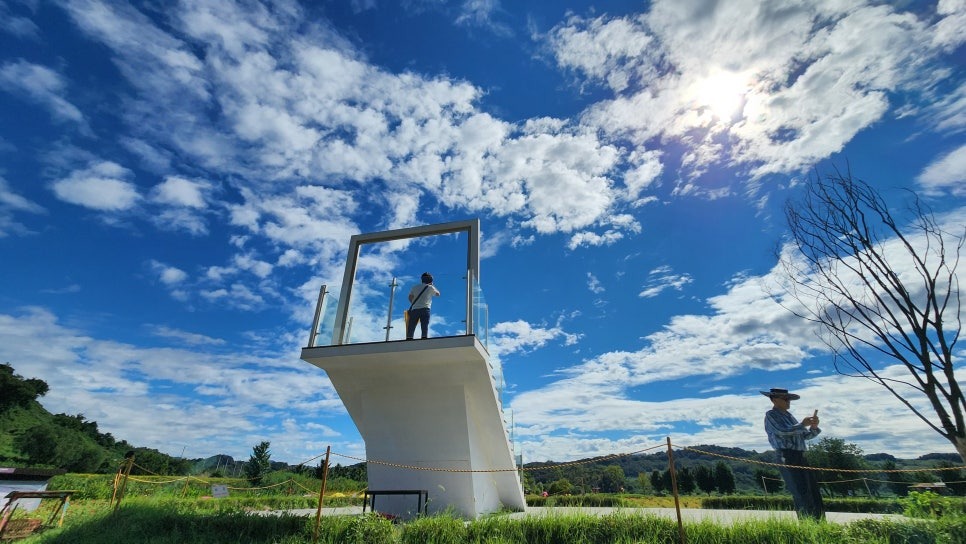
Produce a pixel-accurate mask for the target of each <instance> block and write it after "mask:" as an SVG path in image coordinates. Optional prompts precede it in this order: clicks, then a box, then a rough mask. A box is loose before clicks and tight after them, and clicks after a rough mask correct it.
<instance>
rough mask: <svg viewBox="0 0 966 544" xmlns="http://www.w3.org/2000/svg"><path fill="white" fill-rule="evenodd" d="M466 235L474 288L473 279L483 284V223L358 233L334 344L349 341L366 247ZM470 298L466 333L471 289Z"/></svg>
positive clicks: (469, 308)
mask: <svg viewBox="0 0 966 544" xmlns="http://www.w3.org/2000/svg"><path fill="white" fill-rule="evenodd" d="M464 231H465V232H466V233H467V234H468V236H467V248H466V270H467V273H468V274H470V276H469V277H468V278H467V279H466V281H467V285H468V286H470V285H471V282H472V281H473V278H476V279H477V281H479V278H480V220H479V219H469V220H466V221H453V222H450V223H438V224H435V225H424V226H421V227H409V228H405V229H396V230H386V231H382V232H373V233H368V234H356V235H354V236H353V237H352V238H351V239H350V240H349V251H348V256H347V257H346V265H345V274H344V275H343V277H342V290H341V295H340V297H339V306H338V309H337V310H336V314H335V324H334V326H333V331H332V345H342V344H343V341H344V340H345V338H344V336H345V334H344V331H345V327H346V321H347V319H348V316H349V303H350V302H351V300H352V284H353V283H354V282H355V278H356V267H357V265H358V262H359V251H360V250H361V248H362V246H363V245H365V244H377V243H381V242H391V241H393V240H404V239H407V238H424V237H427V236H439V235H441V234H451V233H454V232H464ZM467 292H468V293H470V297H469V298H468V299H467V301H466V334H470V333H471V332H472V331H473V300H472V289H471V288H470V287H467Z"/></svg>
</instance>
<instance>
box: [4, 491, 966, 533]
mask: <svg viewBox="0 0 966 544" xmlns="http://www.w3.org/2000/svg"><path fill="white" fill-rule="evenodd" d="M314 528H315V519H314V516H307V517H305V516H293V515H289V514H283V515H264V514H262V515H255V514H253V513H252V512H251V511H250V509H248V508H244V507H242V508H227V509H219V510H215V509H198V508H197V502H196V501H194V500H177V499H157V498H133V499H130V500H127V501H125V503H124V504H123V505H122V506H121V508H120V509H119V510H118V512H117V513H116V514H113V513H112V510H111V508H110V505H109V503H108V501H102V500H88V501H76V502H75V503H72V504H71V506H70V509H69V512H68V515H67V518H66V521H65V524H64V527H61V528H56V529H50V530H47V531H45V532H43V533H41V534H38V535H35V536H31V537H29V538H28V539H25V540H23V541H20V542H22V543H24V544H41V543H43V544H51V543H57V544H68V543H69V544H87V543H90V544H94V543H97V544H101V543H104V542H123V543H125V544H139V543H150V544H169V543H170V544H176V543H177V544H202V543H204V544H220V543H225V544H228V543H232V544H237V543H251V544H262V543H264V544H269V543H273V544H274V543H278V544H301V543H311V542H313V541H314V540H313V532H314ZM684 529H685V538H686V541H687V542H688V543H708V544H710V543H716V544H751V543H761V544H766V543H769V544H770V543H787V544H799V543H800V544H825V543H827V544H853V543H855V544H859V543H862V544H865V543H872V544H876V543H882V544H903V543H909V544H924V543H937V544H962V543H966V516H963V515H961V514H958V513H957V514H955V515H951V516H942V517H938V518H933V519H928V520H927V519H920V520H915V519H910V520H908V521H903V522H901V523H897V522H888V521H878V520H864V521H860V522H855V523H851V524H848V525H838V524H833V523H817V522H798V521H794V520H787V521H786V520H767V521H743V522H737V523H734V524H731V525H717V524H714V523H711V522H701V523H685V526H684ZM318 541H319V542H325V543H333V544H335V543H339V544H352V543H373V544H375V543H379V544H382V543H389V544H394V543H400V544H417V543H418V544H424V543H435V544H449V543H453V544H457V543H498V544H516V543H520V544H524V543H526V544H540V543H547V544H550V543H553V544H570V543H573V544H578V543H580V544H595V543H628V544H629V543H635V544H651V543H655V544H656V543H662V544H664V543H667V544H671V543H675V542H679V540H678V527H677V523H676V522H675V521H674V520H670V519H666V518H661V517H657V516H650V515H631V514H621V513H617V514H613V515H608V516H601V517H595V516H590V515H568V516H552V517H528V518H523V519H511V518H510V517H508V516H505V515H499V514H497V515H492V516H488V517H484V518H480V519H478V520H474V521H470V522H466V521H464V520H462V519H458V518H455V517H451V516H445V515H444V516H432V517H426V518H421V519H417V520H414V521H411V522H408V523H393V522H391V521H389V520H387V519H385V518H383V517H380V516H378V515H366V516H338V517H335V516H331V517H330V516H325V517H323V518H322V524H321V530H320V534H319V539H318Z"/></svg>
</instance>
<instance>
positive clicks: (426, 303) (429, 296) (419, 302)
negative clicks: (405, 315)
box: [409, 283, 439, 310]
mask: <svg viewBox="0 0 966 544" xmlns="http://www.w3.org/2000/svg"><path fill="white" fill-rule="evenodd" d="M424 287H425V288H426V292H423V288H424ZM421 292H423V294H422V296H420V294H419V293H421ZM438 296H439V291H437V290H436V288H435V287H433V285H432V284H430V283H417V284H416V285H413V288H412V289H410V290H409V297H410V298H411V299H412V300H414V301H415V302H414V303H413V310H418V309H420V308H429V307H431V306H432V305H433V297H438ZM416 297H419V298H416Z"/></svg>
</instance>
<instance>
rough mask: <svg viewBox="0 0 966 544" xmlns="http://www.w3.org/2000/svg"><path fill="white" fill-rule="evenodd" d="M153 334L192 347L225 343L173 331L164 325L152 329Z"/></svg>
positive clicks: (205, 336) (202, 335)
mask: <svg viewBox="0 0 966 544" xmlns="http://www.w3.org/2000/svg"><path fill="white" fill-rule="evenodd" d="M151 332H152V334H154V335H155V336H159V337H161V338H171V339H173V340H177V341H179V342H183V343H185V344H188V345H191V346H201V345H216V346H217V345H223V344H224V343H225V341H224V340H223V339H221V338H212V337H210V336H207V335H204V334H199V333H196V332H188V331H182V330H179V329H173V328H171V327H167V326H164V325H159V326H155V327H152V331H151Z"/></svg>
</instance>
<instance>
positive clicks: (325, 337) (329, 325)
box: [315, 291, 339, 346]
mask: <svg viewBox="0 0 966 544" xmlns="http://www.w3.org/2000/svg"><path fill="white" fill-rule="evenodd" d="M338 308H339V297H338V296H336V294H335V293H333V292H331V291H326V293H325V296H324V297H323V298H322V312H321V314H320V315H319V328H318V330H317V331H315V345H316V346H330V345H332V333H333V331H334V327H335V312H336V310H337V309H338Z"/></svg>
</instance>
